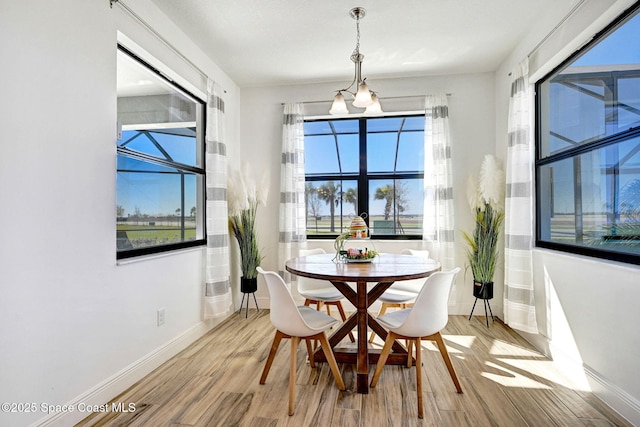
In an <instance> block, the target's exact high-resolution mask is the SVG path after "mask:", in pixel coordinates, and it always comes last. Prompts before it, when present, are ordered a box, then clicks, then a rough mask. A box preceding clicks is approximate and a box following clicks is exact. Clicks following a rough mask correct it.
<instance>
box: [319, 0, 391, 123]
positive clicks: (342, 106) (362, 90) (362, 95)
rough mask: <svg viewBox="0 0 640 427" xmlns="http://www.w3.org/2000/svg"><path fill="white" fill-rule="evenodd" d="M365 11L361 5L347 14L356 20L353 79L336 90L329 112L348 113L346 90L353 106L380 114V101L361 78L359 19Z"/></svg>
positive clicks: (362, 56)
mask: <svg viewBox="0 0 640 427" xmlns="http://www.w3.org/2000/svg"><path fill="white" fill-rule="evenodd" d="M365 14H366V11H365V10H364V8H362V7H354V8H353V9H351V10H350V11H349V15H351V17H352V18H353V19H355V20H356V32H357V38H356V47H355V49H354V50H353V53H352V54H351V60H352V61H353V63H354V64H355V74H354V76H353V81H352V82H351V84H350V85H349V86H347V87H346V88H344V89H340V90H338V91H337V92H338V93H337V94H336V96H335V97H334V98H333V104H332V105H331V109H330V110H329V113H330V114H334V115H343V114H349V110H348V109H347V104H346V102H345V99H344V95H343V92H346V93H348V94H350V95H351V96H353V104H352V105H353V106H354V107H357V108H366V110H365V111H364V114H381V113H382V108H381V107H380V101H378V96H377V95H376V93H375V92H373V91H371V90H369V87H368V86H367V83H366V80H367V79H366V78H364V79H363V78H362V60H363V59H364V55H363V54H361V53H360V20H361V19H362V18H364V16H365ZM354 85H356V87H357V92H355V93H354V92H351V91H350V89H351V88H352V87H353V86H354Z"/></svg>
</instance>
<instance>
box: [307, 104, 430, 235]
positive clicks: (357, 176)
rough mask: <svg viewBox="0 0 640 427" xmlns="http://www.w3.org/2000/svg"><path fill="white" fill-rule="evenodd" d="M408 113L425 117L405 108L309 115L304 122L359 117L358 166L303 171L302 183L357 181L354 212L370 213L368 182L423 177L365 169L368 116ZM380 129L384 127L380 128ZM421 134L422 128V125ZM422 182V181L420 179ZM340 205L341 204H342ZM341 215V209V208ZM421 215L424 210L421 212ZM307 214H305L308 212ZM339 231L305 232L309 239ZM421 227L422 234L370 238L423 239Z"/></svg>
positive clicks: (381, 117)
mask: <svg viewBox="0 0 640 427" xmlns="http://www.w3.org/2000/svg"><path fill="white" fill-rule="evenodd" d="M409 117H421V118H423V119H424V113H423V112H407V113H403V114H389V115H382V116H364V115H358V116H346V117H326V116H325V117H318V118H315V117H309V118H306V117H305V119H304V122H305V123H307V122H328V121H332V122H335V121H343V120H358V148H359V154H360V156H359V160H358V161H359V170H358V172H357V173H340V172H337V173H329V174H312V175H309V174H307V173H306V172H305V184H306V183H307V182H317V181H334V182H340V181H356V182H357V185H358V211H359V212H358V213H357V215H359V214H361V213H363V212H366V213H367V214H368V213H369V197H370V194H369V183H370V182H371V181H375V180H380V179H384V180H404V179H422V180H424V174H425V172H424V171H423V172H422V173H420V172H405V173H397V172H396V173H393V172H392V173H388V172H378V173H369V172H368V169H367V120H372V119H384V118H409ZM381 132H383V131H381ZM422 132H423V134H424V132H425V130H424V129H423V131H422ZM423 182H424V181H423ZM341 206H342V204H341ZM340 215H341V216H343V215H342V213H341V212H340ZM423 215H424V212H423ZM307 217H308V214H307ZM364 220H365V222H366V223H367V227H369V228H371V225H370V224H369V217H366V218H364ZM339 233H340V231H339V232H338V233H335V234H334V233H324V234H309V233H308V232H307V233H306V238H307V239H310V240H322V239H334V238H336V237H338V235H339ZM423 234H424V230H423V232H422V233H421V234H372V235H371V239H375V240H422V236H423Z"/></svg>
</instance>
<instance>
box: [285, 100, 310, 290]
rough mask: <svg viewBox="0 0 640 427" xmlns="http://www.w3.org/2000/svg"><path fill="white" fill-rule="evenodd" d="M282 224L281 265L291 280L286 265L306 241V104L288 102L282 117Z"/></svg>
mask: <svg viewBox="0 0 640 427" xmlns="http://www.w3.org/2000/svg"><path fill="white" fill-rule="evenodd" d="M280 169H281V171H280V224H279V231H280V235H279V242H278V269H279V272H280V275H281V276H282V277H283V278H284V279H285V281H286V282H287V283H291V275H290V274H289V273H288V272H286V270H285V268H284V264H285V262H287V260H288V259H289V258H291V257H292V255H294V254H295V255H297V253H298V244H299V243H302V242H305V241H306V239H307V236H306V206H305V197H304V110H303V105H302V104H299V103H297V104H285V106H284V114H283V120H282V158H281V165H280Z"/></svg>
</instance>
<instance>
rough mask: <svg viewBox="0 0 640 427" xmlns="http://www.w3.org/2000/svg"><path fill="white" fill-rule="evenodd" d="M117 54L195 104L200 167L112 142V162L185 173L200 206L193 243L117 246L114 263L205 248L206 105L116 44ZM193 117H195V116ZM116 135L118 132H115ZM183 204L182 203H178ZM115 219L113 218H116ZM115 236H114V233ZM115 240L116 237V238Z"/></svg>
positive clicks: (182, 195) (197, 151) (182, 219)
mask: <svg viewBox="0 0 640 427" xmlns="http://www.w3.org/2000/svg"><path fill="white" fill-rule="evenodd" d="M117 51H118V52H122V53H123V54H125V55H128V56H129V58H131V59H132V60H134V61H136V62H137V63H139V64H140V65H141V66H142V67H146V68H147V69H148V70H149V71H151V72H152V73H154V75H155V76H156V77H158V78H159V79H161V80H163V81H164V82H166V83H167V84H169V85H171V86H173V87H174V88H175V89H176V91H178V92H182V93H183V94H185V95H187V96H188V97H190V98H192V99H193V100H194V102H196V103H197V104H199V105H200V108H201V111H202V114H201V119H200V122H199V123H198V125H197V126H196V135H197V136H196V152H195V153H194V154H195V155H196V158H197V159H201V162H200V163H201V166H192V165H187V164H184V163H180V162H177V161H173V162H172V161H170V160H167V159H163V158H160V157H156V156H154V155H152V154H149V153H144V152H140V151H137V150H133V149H130V148H127V147H122V146H120V145H119V142H120V140H116V159H117V158H118V157H119V156H125V157H128V158H131V159H135V160H139V161H142V162H145V163H151V164H155V165H158V166H162V167H168V168H171V169H176V170H177V171H180V172H185V173H187V174H193V175H195V177H196V181H199V182H200V183H199V184H198V183H196V205H197V206H201V209H197V210H196V218H195V221H196V238H195V239H194V240H188V241H180V242H176V243H168V244H162V245H155V246H146V247H141V248H134V249H123V250H121V249H118V247H117V245H116V260H125V259H131V258H136V257H142V256H148V255H154V254H161V253H167V252H175V251H179V250H183V249H187V248H193V247H198V246H205V245H206V244H207V230H206V226H207V221H206V155H205V154H206V140H205V136H206V135H205V131H206V119H207V117H206V112H207V103H206V102H205V101H204V100H202V99H201V98H200V97H199V96H196V95H195V94H193V93H192V92H191V91H189V90H187V89H186V88H185V87H183V86H182V85H180V84H179V83H177V82H176V81H175V80H172V79H171V78H170V77H169V76H167V75H166V74H165V73H163V72H161V71H160V70H159V69H157V68H156V67H154V66H153V65H151V64H149V63H148V62H147V61H145V60H144V59H142V58H140V57H139V56H138V55H136V54H135V53H134V52H132V51H131V50H130V49H128V48H127V47H125V46H123V45H122V44H120V43H118V44H117ZM196 114H197V113H196ZM119 133H120V131H119ZM198 140H199V141H201V142H200V146H198V142H197V141H198ZM118 172H120V170H119V169H118V166H117V160H116V174H117V173H118ZM116 195H117V189H116ZM184 197H185V194H184V191H182V192H181V200H182V201H184ZM182 204H184V203H182ZM185 217H186V209H182V208H181V212H180V222H181V224H182V226H181V227H182V230H181V231H182V233H184V223H185ZM116 218H117V215H116ZM198 224H201V235H202V237H200V238H198V237H197V235H198V233H197V230H198ZM116 230H117V225H116ZM116 234H117V232H116ZM116 239H117V237H116Z"/></svg>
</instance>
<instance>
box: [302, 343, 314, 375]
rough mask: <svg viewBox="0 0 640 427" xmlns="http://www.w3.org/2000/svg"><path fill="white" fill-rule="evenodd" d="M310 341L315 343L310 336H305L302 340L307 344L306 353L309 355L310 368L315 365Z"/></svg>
mask: <svg viewBox="0 0 640 427" xmlns="http://www.w3.org/2000/svg"><path fill="white" fill-rule="evenodd" d="M311 341H313V342H314V345H315V342H316V341H315V340H312V339H311V338H305V339H304V342H305V343H306V344H307V355H308V357H309V366H311V367H312V368H315V367H316V362H314V360H313V348H312V347H311Z"/></svg>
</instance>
